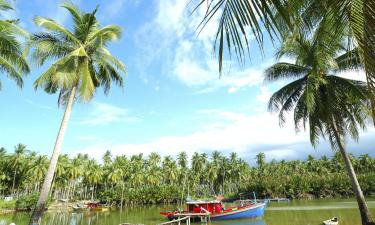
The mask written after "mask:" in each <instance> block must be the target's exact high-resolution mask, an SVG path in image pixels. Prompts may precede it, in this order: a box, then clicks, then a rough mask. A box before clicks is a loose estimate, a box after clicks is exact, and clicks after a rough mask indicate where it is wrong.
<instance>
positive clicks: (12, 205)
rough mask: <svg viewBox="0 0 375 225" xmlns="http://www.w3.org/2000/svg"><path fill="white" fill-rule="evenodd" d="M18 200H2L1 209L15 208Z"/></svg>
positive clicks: (0, 201)
mask: <svg viewBox="0 0 375 225" xmlns="http://www.w3.org/2000/svg"><path fill="white" fill-rule="evenodd" d="M16 201H17V200H12V201H4V200H0V209H15V208H16Z"/></svg>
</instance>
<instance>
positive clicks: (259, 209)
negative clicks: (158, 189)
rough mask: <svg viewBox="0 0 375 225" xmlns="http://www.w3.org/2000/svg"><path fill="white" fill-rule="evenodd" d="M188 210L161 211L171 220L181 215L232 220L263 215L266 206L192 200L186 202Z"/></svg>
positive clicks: (255, 203)
mask: <svg viewBox="0 0 375 225" xmlns="http://www.w3.org/2000/svg"><path fill="white" fill-rule="evenodd" d="M186 205H187V210H186V211H178V210H175V211H169V212H161V213H160V214H161V215H164V216H166V217H167V218H168V219H169V220H174V219H177V218H178V217H181V216H190V217H192V218H193V217H202V216H207V217H209V218H210V219H211V220H230V219H242V218H257V217H262V216H263V213H264V210H265V208H266V203H264V202H249V203H247V204H241V205H239V206H234V207H229V208H224V205H223V204H222V202H221V201H218V200H214V201H190V202H187V203H186Z"/></svg>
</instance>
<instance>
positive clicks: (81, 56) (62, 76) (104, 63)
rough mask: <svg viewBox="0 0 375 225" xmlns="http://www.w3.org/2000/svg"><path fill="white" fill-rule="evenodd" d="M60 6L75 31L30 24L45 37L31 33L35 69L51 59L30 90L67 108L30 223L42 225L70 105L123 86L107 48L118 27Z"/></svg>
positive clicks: (49, 23)
mask: <svg viewBox="0 0 375 225" xmlns="http://www.w3.org/2000/svg"><path fill="white" fill-rule="evenodd" d="M62 7H63V8H65V9H67V10H68V12H69V13H70V15H71V17H72V19H73V30H69V29H68V28H65V27H64V26H62V25H60V24H58V23H57V22H55V21H54V20H52V19H48V18H43V17H39V16H37V17H35V19H34V22H35V23H36V25H38V26H40V27H42V28H44V29H45V30H46V32H42V33H37V34H33V35H32V37H31V41H30V46H31V49H32V50H33V55H32V56H33V58H34V60H35V61H36V62H37V63H38V64H39V65H43V64H44V63H45V62H46V61H48V60H54V63H53V64H52V65H51V66H50V67H49V68H48V69H47V70H46V71H45V72H44V73H43V74H41V76H40V77H39V78H38V79H37V80H36V81H35V83H34V87H35V88H36V89H38V88H44V90H45V91H46V92H47V93H51V94H53V93H57V92H59V98H58V102H59V104H63V105H65V113H64V116H63V119H62V122H61V126H60V129H59V132H58V135H57V138H56V142H55V146H54V149H53V153H52V156H51V161H50V165H49V167H48V171H47V174H46V178H45V180H44V183H43V186H42V190H41V194H40V197H39V200H38V203H37V206H36V208H35V210H34V212H33V214H32V217H31V220H30V224H40V220H41V216H42V214H43V211H44V205H45V202H46V200H47V196H48V192H49V190H50V187H51V183H52V179H53V174H54V172H55V168H56V164H57V160H58V156H59V154H60V149H61V145H62V142H63V138H64V134H65V131H66V128H67V124H68V120H69V118H70V113H71V110H72V105H73V102H74V100H75V99H79V100H82V101H84V102H88V101H90V100H91V99H92V97H93V95H94V94H95V91H96V89H97V88H99V87H100V86H101V87H103V89H104V92H105V93H106V94H107V93H108V92H109V90H110V88H111V83H112V82H114V83H115V84H117V85H119V86H122V85H123V79H122V77H121V75H120V73H121V72H123V73H126V69H125V66H124V64H123V63H122V62H121V61H120V60H118V59H117V58H115V57H114V56H112V55H111V53H110V52H109V50H108V49H107V47H106V46H107V45H108V44H109V42H110V41H112V40H115V39H118V38H119V37H120V35H121V28H120V27H118V26H114V25H108V26H104V27H102V26H100V24H99V22H98V21H97V19H96V12H97V9H95V10H94V11H93V12H90V13H86V12H83V11H81V10H79V9H78V8H77V7H76V6H74V5H73V4H71V3H68V2H67V3H63V4H62Z"/></svg>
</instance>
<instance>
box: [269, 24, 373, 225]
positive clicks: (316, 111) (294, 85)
mask: <svg viewBox="0 0 375 225" xmlns="http://www.w3.org/2000/svg"><path fill="white" fill-rule="evenodd" d="M325 22H326V21H323V22H321V24H320V26H319V28H318V29H317V30H316V31H315V33H314V35H313V36H310V35H308V34H306V33H302V32H301V33H297V34H294V35H292V36H289V37H287V38H286V39H285V40H284V42H283V44H282V46H281V47H280V49H279V51H278V53H277V56H278V57H282V56H288V57H292V58H294V59H295V63H276V64H275V65H273V66H271V67H270V68H268V69H267V70H266V78H265V79H266V80H267V81H277V80H281V79H293V81H292V82H290V83H289V84H287V85H286V86H284V87H282V88H281V89H279V90H278V91H276V92H275V93H274V94H273V95H272V97H271V98H270V101H269V109H270V110H271V111H277V112H278V113H279V118H280V123H281V124H283V123H284V122H285V120H286V115H285V114H286V113H288V112H293V115H294V123H295V127H296V130H299V129H300V128H301V127H302V128H305V129H306V128H307V127H308V129H309V131H310V142H311V143H312V145H313V146H314V147H315V146H316V145H317V144H318V141H319V137H324V138H327V139H328V140H329V142H330V144H331V147H332V149H333V150H334V151H336V150H337V151H339V152H340V153H341V156H342V158H343V160H344V162H345V165H346V169H347V173H348V175H349V177H350V181H351V184H352V189H353V192H354V194H355V196H356V199H357V202H358V206H359V210H360V213H361V218H362V224H363V225H369V224H374V222H373V219H372V217H371V214H370V211H369V210H368V207H367V205H366V202H365V198H364V195H363V193H362V190H361V187H360V185H359V183H358V180H357V177H356V174H355V171H354V169H353V166H352V163H351V161H350V158H349V156H348V154H347V152H346V148H345V140H346V138H347V137H352V138H354V139H355V140H357V139H358V136H359V129H361V128H365V126H366V122H367V121H366V119H367V116H368V115H369V110H368V104H369V102H368V89H367V86H366V83H363V82H360V81H355V80H349V79H345V78H342V77H339V76H335V75H334V73H335V72H340V71H345V70H347V69H353V68H354V67H356V66H360V64H358V63H359V60H358V59H357V60H352V59H353V57H351V56H348V54H344V55H338V53H339V52H342V50H343V47H342V44H341V43H340V40H341V38H337V37H335V36H334V35H331V33H330V32H329V30H328V29H325V28H327V27H329V26H327V23H325ZM351 54H354V55H355V54H356V55H357V57H358V54H357V53H355V52H352V53H351Z"/></svg>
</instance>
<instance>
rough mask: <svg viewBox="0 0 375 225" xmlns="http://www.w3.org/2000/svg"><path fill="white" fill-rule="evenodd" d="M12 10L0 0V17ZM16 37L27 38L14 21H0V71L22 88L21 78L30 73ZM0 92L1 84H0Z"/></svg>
mask: <svg viewBox="0 0 375 225" xmlns="http://www.w3.org/2000/svg"><path fill="white" fill-rule="evenodd" d="M9 10H14V9H13V8H12V6H11V5H10V4H9V3H8V2H7V1H5V0H0V15H1V14H2V13H3V12H4V11H9ZM18 36H24V37H26V38H27V37H28V34H27V32H25V31H23V30H22V29H21V28H19V27H18V26H17V21H16V20H0V46H1V47H0V70H1V71H3V72H5V73H6V75H7V76H8V77H9V78H11V79H13V80H14V81H15V82H16V84H17V85H18V86H19V87H22V86H23V80H22V77H23V76H24V75H25V74H28V73H29V72H30V69H29V66H28V65H27V62H26V59H25V57H24V56H23V54H22V52H23V50H22V46H21V44H20V43H19V41H18V40H17V37H18ZM0 90H1V82H0Z"/></svg>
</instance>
